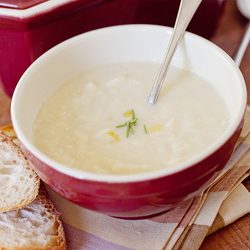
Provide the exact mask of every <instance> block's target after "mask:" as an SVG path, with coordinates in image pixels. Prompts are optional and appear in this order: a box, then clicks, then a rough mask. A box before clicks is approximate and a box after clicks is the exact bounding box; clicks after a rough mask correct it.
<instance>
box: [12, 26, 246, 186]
mask: <svg viewBox="0 0 250 250" xmlns="http://www.w3.org/2000/svg"><path fill="white" fill-rule="evenodd" d="M135 28H138V30H144V31H145V30H146V31H150V30H152V29H153V30H154V29H159V30H160V29H162V31H163V32H166V31H168V32H172V30H173V28H171V27H167V26H161V25H151V24H126V25H117V26H111V27H105V28H101V29H97V30H93V31H89V32H86V33H83V34H80V35H77V36H75V37H72V38H70V39H67V40H65V41H63V42H62V43H60V44H58V45H56V46H55V47H53V48H52V49H50V50H48V51H47V52H45V53H44V54H43V55H41V56H40V57H39V58H38V59H37V60H36V61H35V62H33V63H32V64H31V65H30V66H29V68H28V69H27V70H26V71H25V73H24V74H23V75H22V77H21V78H20V80H19V82H18V84H17V86H16V88H15V91H14V94H13V97H12V101H11V119H12V124H13V127H14V130H15V132H16V134H17V137H18V139H19V140H20V142H21V144H23V146H24V147H25V148H26V150H28V151H29V152H30V153H31V154H32V155H33V156H35V157H36V158H37V159H38V160H40V161H41V162H43V163H44V164H46V165H47V166H49V167H51V168H53V169H55V170H57V171H58V172H61V173H63V174H66V175H68V176H71V177H74V178H76V179H82V180H89V181H96V182H106V183H128V182H141V181H146V180H153V179H158V178H161V177H164V176H170V175H173V174H176V173H178V172H182V171H184V170H186V169H189V168H191V167H192V166H194V165H196V164H198V163H199V162H201V161H203V160H204V159H206V158H207V157H209V156H210V155H212V154H213V153H215V152H216V151H217V150H218V149H219V148H221V147H222V146H223V145H224V144H225V143H226V142H227V141H228V140H229V139H230V138H231V137H232V135H233V134H234V133H235V132H236V130H237V129H238V127H239V126H240V124H241V122H242V120H243V118H244V114H245V110H246V107H247V90H246V85H245V81H244V78H243V76H242V73H241V71H240V70H239V68H238V66H237V65H236V64H235V62H234V61H233V59H232V58H231V57H230V56H229V55H228V54H227V53H226V52H224V51H223V50H222V49H221V48H219V47H218V46H217V45H215V44H213V43H212V42H210V41H209V40H207V39H205V38H203V37H200V36H198V35H196V34H193V33H191V32H185V34H184V36H185V37H189V38H191V39H196V40H197V39H198V40H200V41H201V42H202V43H206V44H208V46H210V47H212V48H213V49H214V50H216V53H218V54H219V55H220V56H221V57H222V58H224V60H226V61H227V63H229V64H230V66H231V67H232V68H235V73H236V74H237V77H238V78H239V82H240V84H241V95H242V98H241V103H240V112H238V113H237V115H236V117H235V118H234V119H233V120H234V121H233V122H232V123H230V126H229V128H228V129H227V130H226V131H225V132H224V133H223V135H222V136H221V137H220V138H219V139H218V140H217V141H215V142H214V143H213V144H212V145H210V146H209V147H208V149H207V150H205V151H203V152H201V153H200V154H198V155H196V156H194V157H192V158H191V159H189V160H187V161H184V162H182V163H179V164H177V165H174V166H172V167H168V168H163V169H159V170H154V171H149V172H146V173H136V174H124V175H111V174H96V173H91V172H86V171H82V170H77V169H74V168H71V167H68V166H66V165H63V164H61V163H58V162H56V161H55V160H52V159H51V158H49V157H48V156H46V155H45V154H44V153H42V152H41V151H40V150H39V149H38V148H36V147H35V146H34V145H33V144H32V142H31V141H30V140H28V138H27V137H26V136H25V134H24V133H23V131H22V129H21V127H20V124H19V122H18V118H17V117H18V115H17V112H16V111H17V109H16V107H17V105H18V99H19V98H20V95H21V93H22V92H23V91H22V86H21V85H22V84H23V82H25V79H26V77H28V75H29V74H30V71H31V70H32V68H33V67H34V65H36V66H37V65H39V63H40V62H42V61H44V60H46V58H47V57H49V56H50V54H53V53H56V52H59V51H60V50H62V48H63V47H67V46H72V44H73V43H74V41H77V40H79V39H82V37H88V36H92V35H96V33H97V32H107V31H116V30H119V31H121V30H122V31H125V32H129V31H131V30H134V29H135ZM34 168H36V166H34Z"/></svg>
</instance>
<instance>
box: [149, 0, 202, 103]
mask: <svg viewBox="0 0 250 250" xmlns="http://www.w3.org/2000/svg"><path fill="white" fill-rule="evenodd" d="M201 1H202V0H181V3H180V7H179V10H178V14H177V18H176V21H175V25H174V29H173V33H172V36H171V39H170V42H169V45H168V48H167V51H166V54H165V57H164V61H163V63H162V65H161V68H160V70H159V72H158V75H157V77H156V80H155V82H154V85H153V88H152V90H151V93H150V95H149V98H148V102H150V103H152V104H153V103H155V102H156V100H157V98H158V96H159V93H160V90H161V87H162V85H163V82H164V79H165V77H166V74H167V71H168V68H169V65H170V62H171V60H172V57H173V55H174V52H175V50H176V48H177V46H178V44H179V43H180V41H181V39H182V37H183V34H184V32H185V30H186V28H187V26H188V24H189V22H190V20H191V19H192V17H193V15H194V13H195V11H196V10H197V8H198V6H199V5H200V3H201Z"/></svg>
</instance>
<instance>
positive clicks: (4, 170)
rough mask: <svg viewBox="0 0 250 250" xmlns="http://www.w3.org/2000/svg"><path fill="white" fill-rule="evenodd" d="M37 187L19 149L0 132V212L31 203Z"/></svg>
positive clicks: (31, 171) (37, 181)
mask: <svg viewBox="0 0 250 250" xmlns="http://www.w3.org/2000/svg"><path fill="white" fill-rule="evenodd" d="M39 186H40V179H39V177H38V176H37V174H36V173H35V171H34V170H33V168H32V166H31V165H30V163H29V162H28V160H27V159H26V158H25V156H24V154H23V153H22V151H21V150H20V148H19V147H18V146H17V145H16V144H15V143H13V142H12V140H11V138H10V137H8V136H7V135H6V134H5V133H4V132H2V131H0V212H5V211H8V210H11V209H16V208H22V207H24V206H26V205H27V204H29V203H30V202H32V201H33V200H34V199H35V198H36V196H37V194H38V190H39Z"/></svg>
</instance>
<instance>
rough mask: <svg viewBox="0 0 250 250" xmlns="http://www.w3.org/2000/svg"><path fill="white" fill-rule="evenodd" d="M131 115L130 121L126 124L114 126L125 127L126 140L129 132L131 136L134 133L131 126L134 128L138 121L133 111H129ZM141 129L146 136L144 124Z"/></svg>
mask: <svg viewBox="0 0 250 250" xmlns="http://www.w3.org/2000/svg"><path fill="white" fill-rule="evenodd" d="M131 114H132V120H131V121H127V122H126V123H124V124H121V125H117V126H116V128H120V127H126V136H127V138H128V137H129V132H130V133H131V134H134V133H135V132H134V130H133V128H132V126H133V125H134V126H136V122H137V120H138V119H139V118H138V117H135V112H134V110H133V109H131ZM143 128H144V131H145V133H146V134H147V133H148V132H147V129H146V125H145V124H143Z"/></svg>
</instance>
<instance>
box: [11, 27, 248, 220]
mask: <svg viewBox="0 0 250 250" xmlns="http://www.w3.org/2000/svg"><path fill="white" fill-rule="evenodd" d="M171 32H172V29H171V28H167V27H163V26H154V25H122V26H116V27H109V28H104V29H100V30H98V31H91V32H88V33H85V34H82V35H80V36H77V37H75V38H72V39H69V40H68V41H65V42H63V43H61V44H59V45H58V46H56V47H54V48H53V49H51V50H50V51H48V52H46V53H45V54H44V55H42V56H41V57H40V58H38V59H37V60H36V61H35V62H34V63H33V64H32V65H31V66H30V67H29V69H28V70H27V71H26V72H25V74H24V75H23V76H22V78H21V79H20V81H19V83H18V85H17V87H16V90H15V92H14V95H13V99H12V104H11V116H12V122H13V126H14V129H15V131H16V133H17V136H18V138H19V140H20V142H21V147H22V150H23V152H24V153H25V155H26V156H27V158H28V159H29V160H30V162H31V163H32V164H33V166H34V168H35V170H36V171H37V173H38V175H39V176H40V177H41V179H42V180H43V181H44V182H45V183H47V184H48V185H49V186H50V187H51V188H52V189H53V190H54V191H56V192H57V193H58V194H60V195H61V196H62V197H64V198H65V199H67V200H69V201H71V202H74V203H76V204H78V205H80V206H83V207H85V208H87V209H90V210H93V211H97V212H101V213H104V214H107V215H110V216H114V217H119V218H145V217H148V216H152V215H155V214H159V213H162V212H164V211H166V210H168V209H171V208H173V207H174V206H176V205H178V204H180V203H181V202H183V201H186V200H189V199H191V198H193V197H194V196H195V195H197V194H199V193H200V192H201V191H202V190H203V189H204V188H206V187H207V186H208V185H209V184H211V182H212V181H213V180H214V179H215V178H216V177H217V176H218V175H219V174H220V172H221V170H222V169H223V168H224V166H225V165H226V163H227V162H228V160H229V158H230V156H231V155H232V153H233V151H234V149H235V145H236V142H237V140H238V138H239V136H240V133H241V130H242V127H243V119H244V112H245V108H246V99H247V98H246V86H245V82H244V78H243V76H242V74H241V72H240V71H239V69H238V67H237V66H236V65H235V63H234V62H233V60H232V59H231V58H230V57H229V56H228V55H227V54H226V53H225V52H223V51H222V50H221V49H220V48H218V47H217V46H216V45H214V44H212V43H211V42H209V41H207V40H205V39H204V38H201V37H198V36H196V35H194V34H190V33H185V36H184V39H183V41H182V42H181V43H180V45H179V47H178V49H177V51H176V53H175V56H174V58H173V63H178V62H184V63H185V64H184V65H185V66H187V65H189V66H190V67H191V65H193V64H192V63H195V65H198V66H199V70H201V71H202V72H203V71H205V72H206V73H207V74H208V75H209V77H211V78H212V79H214V78H215V79H216V81H215V82H214V85H216V87H217V88H218V89H219V91H220V93H221V94H222V95H223V97H224V98H225V101H226V102H227V104H228V107H229V111H230V113H231V122H230V125H229V128H228V129H227V130H226V131H225V133H224V134H223V135H222V136H221V137H219V138H218V140H217V141H216V142H214V144H213V145H211V146H210V147H209V148H208V149H207V150H205V151H204V152H202V153H201V154H199V155H198V156H195V157H193V158H192V159H190V160H188V161H186V162H183V163H180V164H178V165H176V166H174V167H170V168H166V169H162V170H156V171H152V172H149V173H141V174H135V175H124V176H123V175H98V174H93V173H87V172H84V171H80V170H75V169H72V168H69V167H67V166H64V165H62V164H59V163H57V162H55V161H53V160H52V159H50V158H49V157H47V156H46V155H44V154H43V153H42V152H40V151H39V150H38V149H37V148H36V147H35V146H34V145H33V137H32V125H33V122H34V119H35V117H36V114H37V112H38V110H39V108H40V106H41V104H42V102H43V100H44V99H45V98H47V96H48V95H50V94H51V93H52V92H53V91H54V90H55V89H56V88H57V87H58V86H60V85H61V84H62V83H64V82H65V81H66V80H67V79H70V78H72V77H73V76H75V75H79V74H80V73H82V72H83V71H84V70H87V69H89V68H93V67H95V66H96V65H100V64H104V63H114V62H117V61H118V62H119V61H126V60H129V61H131V60H145V61H147V60H150V61H152V60H160V61H161V56H163V55H164V53H163V52H165V50H166V46H167V41H168V40H169V39H170V36H171ZM156 42H157V46H156ZM117 45H119V46H117ZM145 52H146V53H145ZM191 69H192V70H193V69H195V67H194V66H192V67H191ZM201 71H199V72H201ZM218 83H219V84H218Z"/></svg>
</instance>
